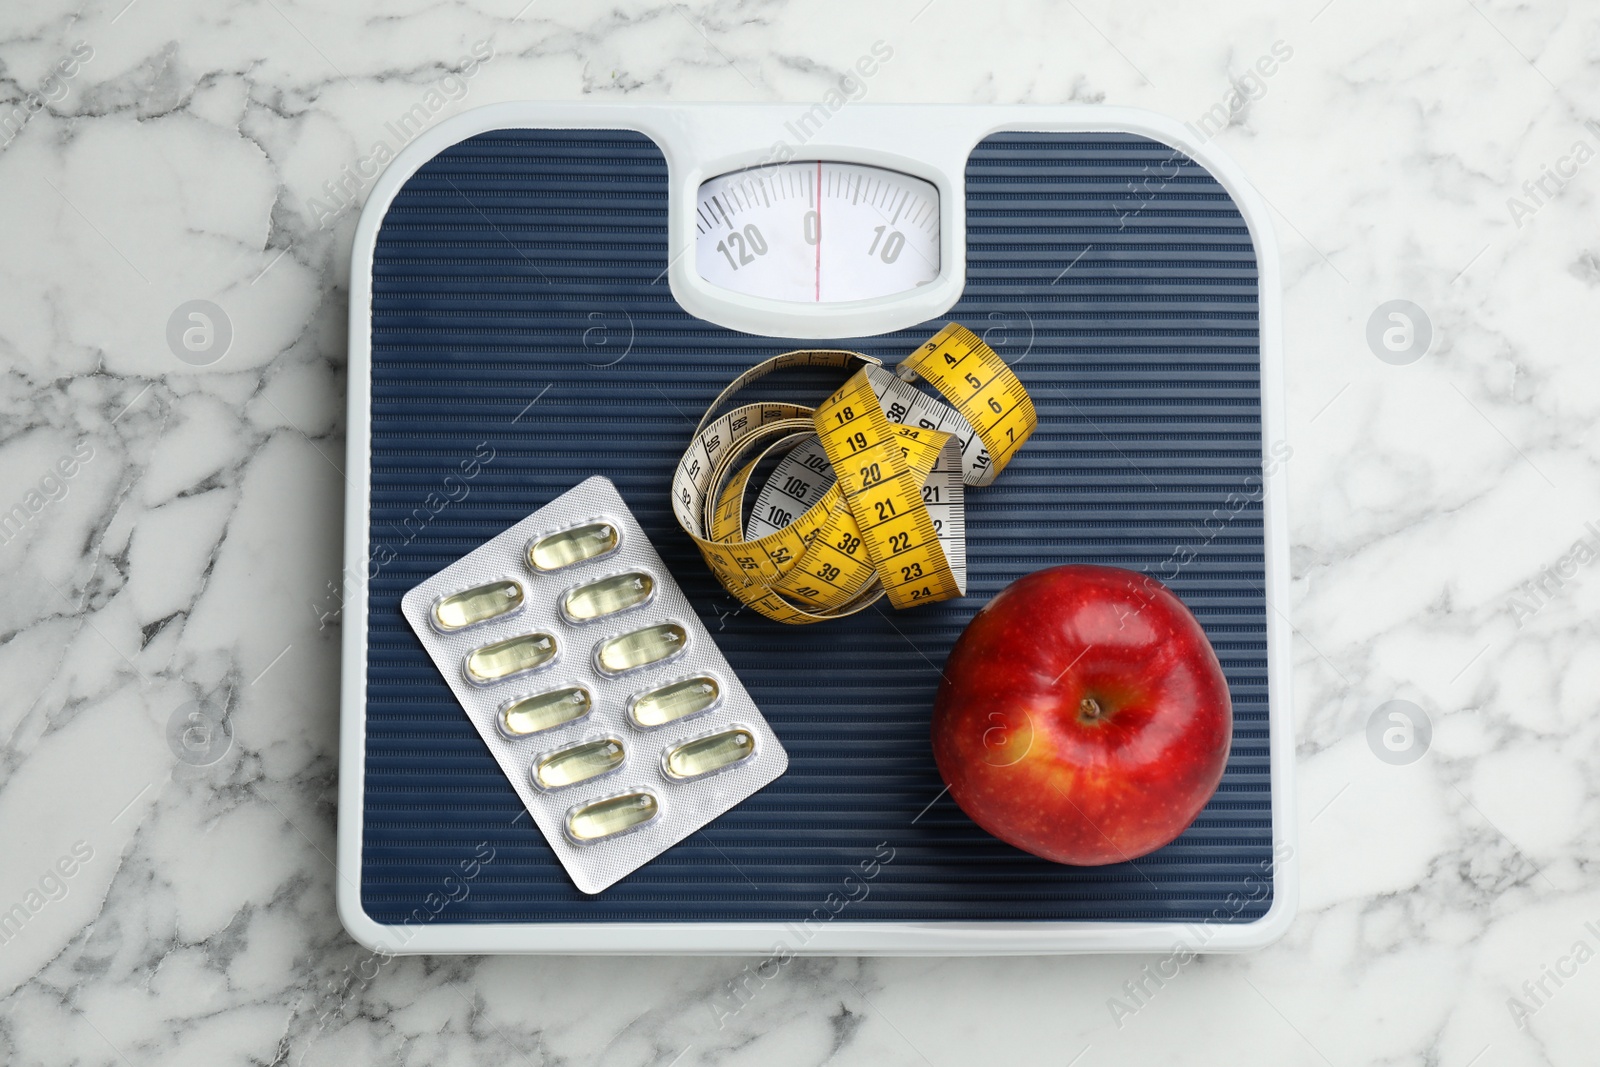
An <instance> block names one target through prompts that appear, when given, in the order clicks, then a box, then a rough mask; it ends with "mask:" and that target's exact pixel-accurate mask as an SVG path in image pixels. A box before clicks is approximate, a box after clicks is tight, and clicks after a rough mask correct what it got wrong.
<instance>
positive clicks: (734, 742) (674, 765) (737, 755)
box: [661, 729, 756, 778]
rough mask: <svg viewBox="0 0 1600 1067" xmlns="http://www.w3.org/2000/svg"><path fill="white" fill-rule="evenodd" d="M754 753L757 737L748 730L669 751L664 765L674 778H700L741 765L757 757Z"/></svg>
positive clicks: (698, 740) (715, 735)
mask: <svg viewBox="0 0 1600 1067" xmlns="http://www.w3.org/2000/svg"><path fill="white" fill-rule="evenodd" d="M755 751H756V739H755V735H753V734H752V733H751V732H750V731H749V730H744V729H733V730H724V731H723V732H722V733H720V734H712V735H711V736H710V737H700V738H696V739H695V740H693V741H685V742H684V743H683V744H681V745H679V746H678V747H677V748H673V749H668V750H667V754H666V757H665V758H664V759H663V760H662V761H661V765H662V767H663V769H665V770H666V772H667V774H668V775H669V776H670V777H672V778H698V777H700V776H701V775H702V774H710V773H711V772H712V771H720V770H722V769H723V768H724V767H732V766H733V765H734V764H735V763H742V762H744V761H745V760H747V759H749V758H750V757H751V756H753V755H755Z"/></svg>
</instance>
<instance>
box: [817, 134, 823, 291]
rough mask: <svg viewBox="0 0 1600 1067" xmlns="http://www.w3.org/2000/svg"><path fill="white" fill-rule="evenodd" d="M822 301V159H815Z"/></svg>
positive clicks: (819, 279) (818, 251)
mask: <svg viewBox="0 0 1600 1067" xmlns="http://www.w3.org/2000/svg"><path fill="white" fill-rule="evenodd" d="M816 300H817V302H818V303H821V302H822V160H820V159H819V160H817V295H816Z"/></svg>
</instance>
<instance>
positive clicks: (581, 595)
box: [561, 571, 656, 622]
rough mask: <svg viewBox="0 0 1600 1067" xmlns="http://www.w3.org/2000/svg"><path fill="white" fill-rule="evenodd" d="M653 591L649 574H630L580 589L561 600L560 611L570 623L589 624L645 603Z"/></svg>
mask: <svg viewBox="0 0 1600 1067" xmlns="http://www.w3.org/2000/svg"><path fill="white" fill-rule="evenodd" d="M655 591H656V581H655V579H654V578H652V577H650V576H649V575H648V574H644V573H642V572H640V571H630V572H628V573H627V574H617V575H613V576H611V577H610V578H602V579H600V580H599V581H598V582H590V583H589V584H588V585H580V586H578V588H576V589H574V590H572V591H571V592H569V593H568V594H567V595H566V596H565V597H563V598H562V600H561V610H562V611H563V612H564V613H565V614H566V616H567V618H569V619H571V620H572V621H573V622H591V621H593V620H594V619H599V618H604V617H605V616H607V615H615V614H616V613H617V612H619V611H627V610H628V609H629V608H636V607H638V606H639V605H640V604H643V603H645V602H647V601H648V600H649V599H650V597H651V596H652V595H653V594H654V593H655Z"/></svg>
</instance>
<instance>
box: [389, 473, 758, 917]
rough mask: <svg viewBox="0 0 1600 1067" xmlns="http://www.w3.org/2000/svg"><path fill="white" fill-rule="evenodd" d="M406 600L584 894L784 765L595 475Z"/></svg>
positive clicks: (438, 662)
mask: <svg viewBox="0 0 1600 1067" xmlns="http://www.w3.org/2000/svg"><path fill="white" fill-rule="evenodd" d="M401 610H402V611H403V612H404V613H405V617H406V620H407V621H408V622H409V623H410V624H411V628H412V629H413V630H415V631H416V634H417V637H418V639H420V640H421V641H422V644H423V647H424V648H426V649H427V650H428V655H429V656H431V657H432V659H433V662H434V665H435V666H437V667H438V668H439V671H440V673H442V674H443V675H444V677H445V680H446V681H448V682H449V683H450V688H451V689H452V690H453V691H454V693H455V695H456V699H457V700H459V701H460V702H461V706H462V708H464V709H465V710H466V713H467V716H468V718H470V719H471V720H472V723H473V725H474V726H475V727H477V730H478V733H479V734H480V735H481V736H482V737H483V740H484V743H485V744H487V745H488V746H489V751H491V752H492V753H494V758H495V760H496V761H497V762H498V763H499V764H500V768H501V770H503V771H504V772H505V773H506V775H507V777H509V778H510V779H511V784H512V785H513V786H514V787H515V788H516V791H517V795H518V796H519V797H521V798H522V802H523V804H524V805H526V806H527V809H528V813H529V814H530V815H531V816H532V817H533V820H534V822H536V823H537V824H538V826H539V829H540V830H542V831H543V832H544V836H545V838H546V840H548V841H549V842H550V847H551V848H552V849H554V850H555V853H556V855H557V856H558V857H559V858H560V860H561V863H562V865H563V866H564V867H566V869H567V873H568V874H569V875H570V876H571V877H572V880H573V882H574V883H575V884H576V885H577V887H578V888H579V889H581V890H582V891H583V892H585V893H598V892H600V891H601V890H603V889H605V888H606V887H607V886H610V885H611V884H612V883H614V882H616V881H617V880H618V879H619V878H622V877H623V876H625V875H627V874H628V873H629V872H631V871H634V870H637V869H638V868H639V867H641V866H643V865H644V864H646V863H648V862H649V861H650V860H652V859H654V858H655V857H656V856H658V855H660V854H661V853H662V852H665V851H666V850H667V849H668V848H670V847H671V846H672V845H674V844H676V843H677V842H679V841H681V840H683V839H684V838H686V837H688V836H689V835H690V834H692V833H694V832H695V831H696V830H698V829H700V828H701V827H702V826H704V825H705V824H706V823H708V822H710V821H711V820H712V819H714V818H716V817H717V816H718V815H720V814H722V813H723V812H725V811H727V810H728V809H730V808H732V807H734V806H735V805H736V804H738V803H740V802H741V801H743V800H744V799H745V798H746V797H749V796H750V795H751V794H752V793H754V792H756V790H758V789H760V788H761V787H762V786H764V785H766V784H767V783H768V782H771V781H772V780H773V779H775V778H777V777H778V776H779V775H780V774H782V773H783V772H784V770H785V769H786V768H787V767H788V765H789V756H788V754H787V753H786V752H784V750H783V746H782V745H780V744H779V743H778V739H777V737H776V736H775V735H774V734H773V732H772V729H771V728H770V727H769V726H768V725H767V722H766V720H765V719H764V718H762V716H761V713H760V711H758V710H757V708H756V705H755V702H754V701H753V700H751V699H750V694H749V693H747V692H746V691H745V688H744V686H743V685H741V684H740V683H739V679H738V678H737V677H735V676H734V673H733V671H732V670H731V669H729V667H728V662H727V660H725V659H724V658H723V657H722V653H721V652H720V651H719V650H718V649H717V646H716V645H715V644H713V643H712V640H711V634H710V632H709V631H707V630H706V628H705V626H704V625H702V624H701V622H700V619H699V617H698V616H697V615H696V614H695V613H694V611H693V610H691V609H690V606H689V601H688V599H687V598H685V597H684V595H683V592H682V590H680V589H679V588H678V585H677V583H676V582H675V581H674V580H673V578H672V576H671V575H670V574H668V573H667V569H666V567H665V566H663V565H662V562H661V557H660V556H658V555H657V554H656V551H655V548H654V547H652V546H651V544H650V542H649V541H648V540H646V539H645V536H644V530H643V529H641V528H640V526H639V523H638V522H637V521H636V520H635V519H634V517H633V514H632V513H631V512H630V511H629V510H628V508H627V505H626V504H624V503H623V501H622V497H621V495H619V494H618V492H617V490H616V487H615V486H614V485H612V484H611V482H610V481H609V480H608V479H606V478H600V477H595V478H590V479H588V480H587V481H585V482H583V483H582V484H580V485H578V486H577V487H575V488H573V489H572V490H570V491H568V492H566V493H564V494H562V495H561V496H559V497H557V498H556V499H555V500H553V501H551V502H550V503H549V504H548V505H546V506H545V507H542V508H540V509H539V510H538V511H536V512H534V513H533V514H532V515H529V516H528V517H527V518H526V519H523V520H522V521H521V522H519V523H517V524H516V525H515V526H512V527H511V528H510V529H507V530H505V531H503V532H502V533H500V534H499V535H497V536H496V537H495V538H493V539H492V540H490V541H489V542H488V543H487V544H485V545H483V546H482V547H481V548H478V549H476V550H475V551H473V552H471V553H469V554H468V555H466V556H463V557H462V558H461V559H460V560H458V561H456V562H455V563H453V564H451V565H450V566H448V567H446V568H445V569H444V570H442V571H440V572H439V573H438V574H435V575H434V576H433V577H432V578H429V579H428V580H427V581H425V582H423V583H422V584H421V585H418V586H417V587H415V588H414V589H412V590H411V591H410V592H408V593H407V594H406V595H405V597H404V599H403V600H402V601H401Z"/></svg>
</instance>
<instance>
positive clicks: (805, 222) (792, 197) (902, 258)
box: [695, 161, 939, 303]
mask: <svg viewBox="0 0 1600 1067" xmlns="http://www.w3.org/2000/svg"><path fill="white" fill-rule="evenodd" d="M695 215H696V217H695V261H696V264H697V267H698V270H699V273H700V276H701V277H702V278H704V279H705V280H706V281H708V282H710V283H711V284H712V285H716V286H720V287H721V288H724V289H731V290H733V291H734V292H739V293H746V294H749V295H751V296H760V297H766V298H767V299H770V300H787V301H794V302H797V303H835V302H844V301H852V300H868V299H871V298H873V297H880V296H890V295H892V294H895V293H903V292H907V291H909V290H912V289H915V288H917V287H918V286H920V285H926V284H927V283H928V282H931V281H933V280H934V279H935V278H937V277H938V276H939V191H938V189H937V188H935V187H934V186H933V185H932V184H930V183H928V182H925V181H923V180H922V179H921V178H913V177H912V176H911V175H909V174H902V173H900V172H899V171H893V170H885V169H883V168H881V167H869V166H864V165H860V164H854V163H827V162H815V161H813V162H808V163H785V164H783V165H781V166H771V167H759V168H756V169H754V170H745V171H735V172H734V173H732V174H724V175H721V176H720V177H716V178H712V179H711V180H710V181H708V182H706V183H705V184H703V185H701V186H700V193H699V198H698V200H697V201H696V204H695Z"/></svg>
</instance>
